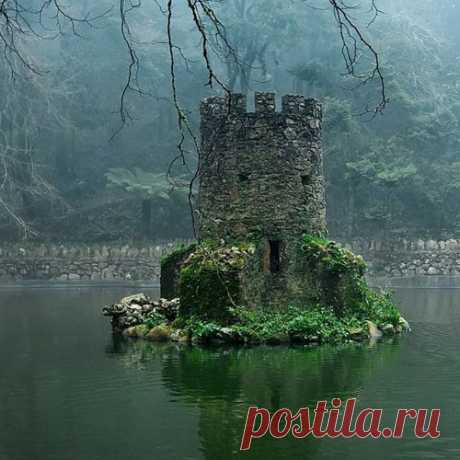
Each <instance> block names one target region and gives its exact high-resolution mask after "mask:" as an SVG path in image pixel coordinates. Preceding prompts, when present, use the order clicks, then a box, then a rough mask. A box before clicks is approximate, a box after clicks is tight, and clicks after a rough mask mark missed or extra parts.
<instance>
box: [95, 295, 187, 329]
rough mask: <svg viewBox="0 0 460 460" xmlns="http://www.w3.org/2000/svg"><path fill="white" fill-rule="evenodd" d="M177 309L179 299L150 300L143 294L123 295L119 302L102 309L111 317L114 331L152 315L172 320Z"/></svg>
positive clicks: (135, 324)
mask: <svg viewBox="0 0 460 460" xmlns="http://www.w3.org/2000/svg"><path fill="white" fill-rule="evenodd" d="M178 311H179V299H172V300H166V299H159V300H152V299H151V298H150V297H148V296H146V295H145V294H134V295H130V296H128V297H124V298H123V299H121V300H120V302H119V303H115V304H113V305H107V306H105V307H104V308H103V309H102V313H103V314H104V316H110V317H111V320H110V322H111V324H112V329H113V330H114V331H116V332H122V331H124V330H125V329H128V328H129V327H133V326H137V325H139V324H144V323H145V322H147V321H148V319H149V318H150V317H151V316H152V315H158V316H161V317H164V319H165V321H168V322H171V321H174V319H175V318H176V317H177V313H178Z"/></svg>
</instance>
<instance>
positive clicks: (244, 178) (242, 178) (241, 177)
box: [238, 174, 249, 182]
mask: <svg viewBox="0 0 460 460" xmlns="http://www.w3.org/2000/svg"><path fill="white" fill-rule="evenodd" d="M238 179H239V180H240V182H247V181H248V180H249V176H248V175H247V174H238Z"/></svg>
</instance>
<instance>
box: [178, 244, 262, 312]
mask: <svg viewBox="0 0 460 460" xmlns="http://www.w3.org/2000/svg"><path fill="white" fill-rule="evenodd" d="M253 251H254V248H253V246H252V245H251V244H248V243H240V244H235V245H232V246H229V247H227V246H219V245H218V244H217V243H215V242H207V241H205V242H202V243H200V245H199V246H197V247H196V249H195V250H194V251H193V253H192V254H191V255H190V256H189V258H188V259H187V260H186V262H185V263H184V266H183V268H182V269H181V271H180V280H179V297H180V299H181V308H180V312H181V314H182V315H184V316H190V315H198V316H199V317H200V318H202V319H206V318H216V317H217V318H222V319H225V318H227V317H228V310H227V307H228V305H229V304H231V305H237V304H238V303H239V302H240V299H241V292H240V289H241V288H240V273H241V270H242V269H243V268H244V265H245V263H246V260H247V257H248V255H250V254H251V253H253Z"/></svg>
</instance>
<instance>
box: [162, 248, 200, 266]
mask: <svg viewBox="0 0 460 460" xmlns="http://www.w3.org/2000/svg"><path fill="white" fill-rule="evenodd" d="M196 246H197V243H191V244H185V243H180V244H179V245H178V246H177V247H176V248H174V250H173V251H172V252H171V253H169V254H166V255H164V256H162V257H161V259H160V264H161V268H162V269H163V267H165V266H169V265H171V264H176V263H177V262H180V261H181V260H182V259H183V258H184V257H185V256H187V255H188V254H190V253H191V252H192V251H193V250H194V249H195V248H196Z"/></svg>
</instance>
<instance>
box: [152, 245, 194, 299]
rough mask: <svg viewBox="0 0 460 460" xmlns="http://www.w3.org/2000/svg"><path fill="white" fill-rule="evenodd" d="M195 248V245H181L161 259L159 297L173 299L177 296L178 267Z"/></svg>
mask: <svg viewBox="0 0 460 460" xmlns="http://www.w3.org/2000/svg"><path fill="white" fill-rule="evenodd" d="M196 246H197V244H196V243H192V244H189V245H186V244H181V245H179V246H178V247H177V248H176V249H175V250H174V251H173V252H171V253H170V254H168V255H166V256H163V257H162V258H161V297H163V298H165V299H173V298H174V297H177V296H178V283H179V271H180V267H181V265H182V263H183V262H184V261H185V260H186V259H187V257H188V256H189V255H190V254H191V253H192V252H193V251H194V250H195V248H196Z"/></svg>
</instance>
